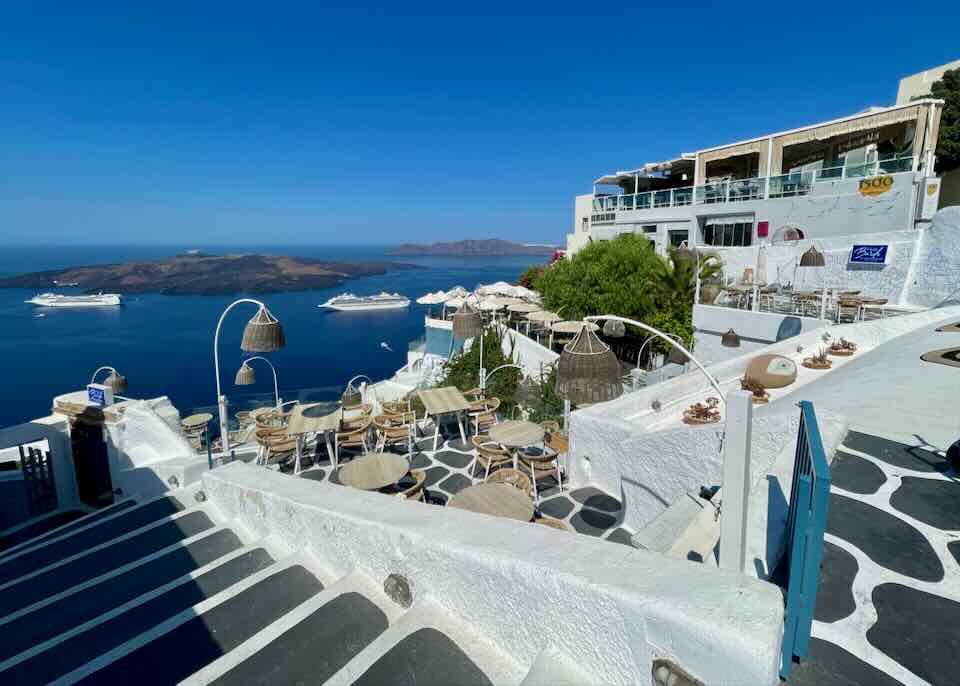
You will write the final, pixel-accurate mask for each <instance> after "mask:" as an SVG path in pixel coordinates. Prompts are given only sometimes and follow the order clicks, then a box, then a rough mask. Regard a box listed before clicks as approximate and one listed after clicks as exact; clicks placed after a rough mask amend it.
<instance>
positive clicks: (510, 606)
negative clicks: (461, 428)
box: [203, 463, 783, 686]
mask: <svg viewBox="0 0 960 686" xmlns="http://www.w3.org/2000/svg"><path fill="white" fill-rule="evenodd" d="M203 483H204V490H205V492H206V494H207V495H208V497H209V499H210V501H211V502H212V503H213V504H214V505H216V507H217V508H218V509H219V510H220V512H222V513H223V514H224V515H225V517H226V518H228V519H235V520H236V521H238V523H240V524H241V525H242V526H244V528H245V529H246V530H247V531H250V532H251V533H252V534H253V535H255V536H257V537H265V536H277V537H278V538H279V539H280V541H282V542H284V543H286V544H288V545H289V546H290V547H291V548H292V549H293V550H302V549H305V548H306V549H309V550H310V552H311V553H312V554H313V555H315V556H316V558H317V559H318V560H319V562H320V563H321V564H322V565H324V566H325V567H327V568H329V569H330V570H331V572H332V573H333V574H334V575H335V576H341V575H345V574H348V573H351V572H358V573H361V574H363V575H365V576H367V577H369V578H370V579H372V580H374V581H375V582H376V583H378V584H382V583H383V580H384V579H386V577H387V576H388V575H389V574H399V575H401V576H403V577H405V578H406V579H407V580H408V581H409V583H410V587H411V591H412V595H413V603H414V605H413V609H414V610H416V608H417V606H418V604H419V603H421V602H426V601H429V602H431V603H436V604H438V605H440V606H441V607H442V608H443V609H444V610H446V611H447V612H448V613H449V614H450V615H451V616H452V617H455V618H457V619H458V620H461V621H462V623H463V625H464V626H468V627H470V629H471V630H472V631H474V632H475V633H476V635H478V636H483V637H484V638H485V639H486V640H488V641H490V642H491V643H492V644H493V645H496V646H501V647H503V648H504V649H507V648H508V651H507V653H508V654H507V655H505V656H504V658H503V659H504V660H505V661H514V660H515V661H517V662H518V663H519V665H520V668H521V669H522V670H526V669H528V668H529V667H530V666H531V665H534V664H535V662H536V661H537V659H538V657H539V656H540V655H541V654H542V653H543V652H544V651H555V652H559V653H562V654H564V655H566V656H567V657H568V658H569V659H570V661H571V662H572V663H573V664H576V665H577V666H578V667H579V668H580V669H581V670H583V672H585V673H586V674H589V675H590V676H591V677H592V680H591V683H598V684H599V683H602V684H647V683H651V668H652V662H653V660H654V659H655V658H657V657H668V658H670V659H672V660H674V661H675V662H676V663H678V664H679V665H680V666H681V667H683V668H684V669H685V670H687V671H688V672H690V673H691V674H693V675H694V676H696V677H697V678H699V679H700V680H701V681H702V682H703V683H705V684H711V685H717V686H721V685H725V686H742V685H743V684H751V685H756V686H773V685H774V684H778V683H779V679H778V662H779V652H780V641H781V634H782V631H783V602H782V599H781V595H780V592H779V590H778V589H777V588H776V587H774V586H773V585H770V584H767V583H765V582H761V581H758V580H756V579H750V578H748V577H745V576H742V575H740V574H735V573H731V572H726V571H722V570H718V569H711V568H709V567H707V566H705V565H698V564H694V563H691V562H687V561H684V560H671V559H667V558H665V557H663V556H661V555H658V554H656V553H651V552H647V551H643V550H633V549H630V548H625V547H623V546H615V545H612V544H610V543H607V542H605V541H600V540H597V539H593V538H591V537H588V536H579V535H576V534H571V533H564V532H559V531H554V530H550V529H548V528H547V527H541V526H536V525H533V524H529V523H525V522H515V521H512V520H507V519H501V518H493V517H488V516H486V515H481V514H476V513H473V512H467V511H463V510H456V509H452V508H440V507H436V506H432V505H425V504H422V503H416V502H404V501H400V500H398V499H396V498H391V497H386V496H384V495H382V494H379V493H367V492H363V491H357V490H353V489H346V488H343V487H340V486H334V485H330V484H326V483H317V482H312V481H308V480H306V479H295V478H291V477H289V476H287V475H283V474H278V473H275V472H270V471H265V470H263V469H256V468H253V467H250V466H248V465H244V464H240V463H234V464H230V465H227V466H226V467H223V468H220V469H217V470H215V471H213V472H208V473H207V474H205V475H204V477H203Z"/></svg>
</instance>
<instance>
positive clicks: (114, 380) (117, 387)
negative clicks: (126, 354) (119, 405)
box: [90, 367, 127, 395]
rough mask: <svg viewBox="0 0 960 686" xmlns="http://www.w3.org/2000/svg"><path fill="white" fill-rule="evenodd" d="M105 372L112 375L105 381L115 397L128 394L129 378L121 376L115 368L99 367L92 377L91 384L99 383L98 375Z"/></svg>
mask: <svg viewBox="0 0 960 686" xmlns="http://www.w3.org/2000/svg"><path fill="white" fill-rule="evenodd" d="M103 371H109V372H110V375H109V376H108V377H107V378H106V379H104V384H105V385H107V386H109V387H110V389H111V390H112V391H113V394H114V395H119V394H121V393H126V392H127V377H125V376H121V375H120V374H119V373H118V372H117V370H116V369H114V368H113V367H99V368H97V371H95V372H94V373H93V376H91V377H90V383H96V382H97V374H99V373H100V372H103Z"/></svg>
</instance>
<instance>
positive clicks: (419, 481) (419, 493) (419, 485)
mask: <svg viewBox="0 0 960 686" xmlns="http://www.w3.org/2000/svg"><path fill="white" fill-rule="evenodd" d="M410 476H412V477H413V478H414V479H416V483H415V484H413V486H410V487H409V488H408V489H406V490H405V491H400V492H399V493H397V497H398V498H401V499H402V500H417V501H420V502H423V484H424V483H425V482H426V480H427V474H426V472H424V471H423V470H421V469H414V470H413V471H411V472H410Z"/></svg>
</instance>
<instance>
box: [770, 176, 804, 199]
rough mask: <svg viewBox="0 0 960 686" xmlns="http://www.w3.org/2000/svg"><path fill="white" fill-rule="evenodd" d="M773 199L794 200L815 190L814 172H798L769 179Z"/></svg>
mask: <svg viewBox="0 0 960 686" xmlns="http://www.w3.org/2000/svg"><path fill="white" fill-rule="evenodd" d="M767 182H768V184H769V186H770V194H769V197H771V198H793V197H796V196H798V195H806V194H807V193H809V192H810V191H811V189H812V188H813V172H797V173H793V174H783V175H781V176H771V177H770V178H769V179H767Z"/></svg>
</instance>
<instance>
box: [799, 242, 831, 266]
mask: <svg viewBox="0 0 960 686" xmlns="http://www.w3.org/2000/svg"><path fill="white" fill-rule="evenodd" d="M825 265H826V260H824V258H823V253H822V252H820V251H819V250H817V249H816V247H815V246H812V245H811V246H810V249H809V250H807V252H805V253H803V255H801V256H800V266H801V267H823V266H825Z"/></svg>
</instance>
